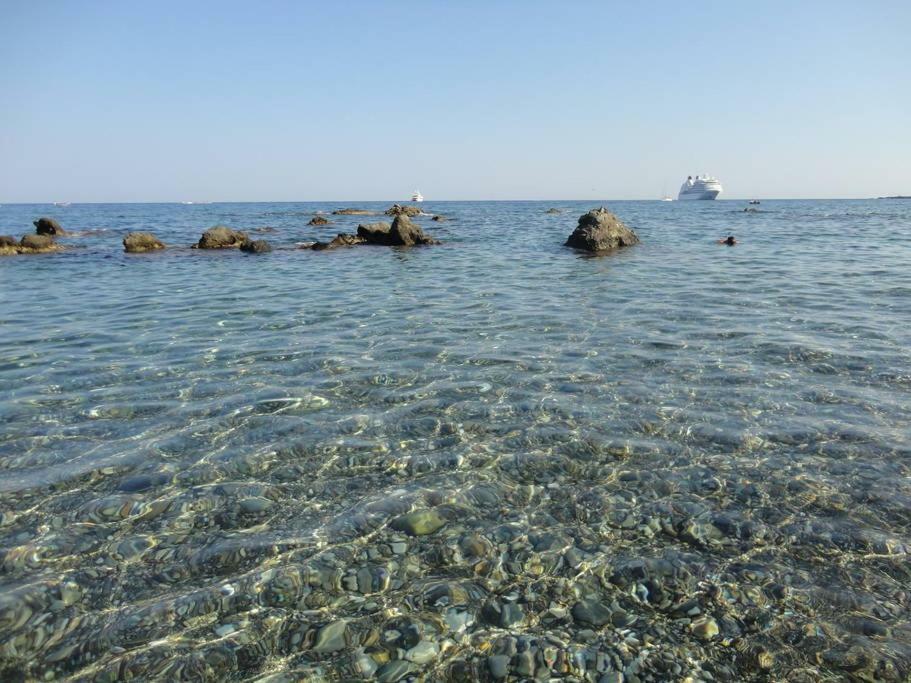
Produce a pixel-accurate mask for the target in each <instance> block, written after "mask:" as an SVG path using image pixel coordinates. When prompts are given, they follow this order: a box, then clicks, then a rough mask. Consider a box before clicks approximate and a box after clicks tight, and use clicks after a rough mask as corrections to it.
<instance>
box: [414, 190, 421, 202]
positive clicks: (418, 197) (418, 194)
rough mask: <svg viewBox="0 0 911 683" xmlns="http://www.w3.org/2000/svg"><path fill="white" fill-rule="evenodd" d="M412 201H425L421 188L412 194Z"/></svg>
mask: <svg viewBox="0 0 911 683" xmlns="http://www.w3.org/2000/svg"><path fill="white" fill-rule="evenodd" d="M411 201H413V202H422V201H424V195H422V194H421V191H420V190H415V191H414V192H413V193H412V194H411Z"/></svg>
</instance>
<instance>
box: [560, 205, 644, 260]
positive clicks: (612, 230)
mask: <svg viewBox="0 0 911 683" xmlns="http://www.w3.org/2000/svg"><path fill="white" fill-rule="evenodd" d="M638 243H639V238H638V237H637V236H636V233H634V232H633V231H632V230H630V229H629V228H628V227H626V226H625V225H624V224H623V223H622V222H621V221H620V219H619V218H617V217H616V216H615V215H614V214H612V213H611V212H610V211H608V210H607V209H605V208H604V207H603V206H602V207H601V208H599V209H592V210H591V211H589V212H588V213H586V214H584V215H582V216H581V217H580V218H579V225H578V226H577V227H576V229H575V230H574V231H573V234H572V235H570V236H569V239H567V240H566V245H565V246H567V247H573V248H575V249H584V250H586V251H594V252H599V251H609V250H611V249H617V248H619V247H629V246H631V245H633V244H638Z"/></svg>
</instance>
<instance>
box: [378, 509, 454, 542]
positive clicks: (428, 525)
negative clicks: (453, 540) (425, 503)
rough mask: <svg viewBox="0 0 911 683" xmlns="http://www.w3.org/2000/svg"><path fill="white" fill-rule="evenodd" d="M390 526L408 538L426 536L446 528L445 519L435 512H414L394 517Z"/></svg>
mask: <svg viewBox="0 0 911 683" xmlns="http://www.w3.org/2000/svg"><path fill="white" fill-rule="evenodd" d="M390 526H391V527H392V528H393V529H395V530H396V531H404V532H405V533H406V534H409V535H410V536H427V535H429V534H432V533H434V532H435V531H439V530H440V529H442V528H443V527H444V526H446V518H445V517H443V516H442V515H441V514H440V513H439V512H437V511H436V510H415V511H414V512H410V513H408V514H407V515H402V516H401V517H396V518H395V519H394V520H392V522H391V523H390Z"/></svg>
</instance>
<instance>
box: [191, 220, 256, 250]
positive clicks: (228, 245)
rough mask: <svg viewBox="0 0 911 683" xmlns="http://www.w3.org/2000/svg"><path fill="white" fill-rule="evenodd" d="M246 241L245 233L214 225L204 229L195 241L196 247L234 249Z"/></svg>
mask: <svg viewBox="0 0 911 683" xmlns="http://www.w3.org/2000/svg"><path fill="white" fill-rule="evenodd" d="M245 241H247V233H245V232H241V231H240V230H232V229H231V228H228V227H225V226H224V225H216V226H215V227H213V228H209V229H208V230H206V231H205V232H204V233H203V234H202V236H201V237H200V238H199V242H197V243H196V246H195V248H196V249H236V248H239V247H240V245H241V244H243V243H244V242H245Z"/></svg>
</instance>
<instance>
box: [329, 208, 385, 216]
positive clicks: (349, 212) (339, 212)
mask: <svg viewBox="0 0 911 683" xmlns="http://www.w3.org/2000/svg"><path fill="white" fill-rule="evenodd" d="M332 215H333V216H375V215H376V212H374V211H368V210H367V209H336V210H335V211H333V212H332Z"/></svg>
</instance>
